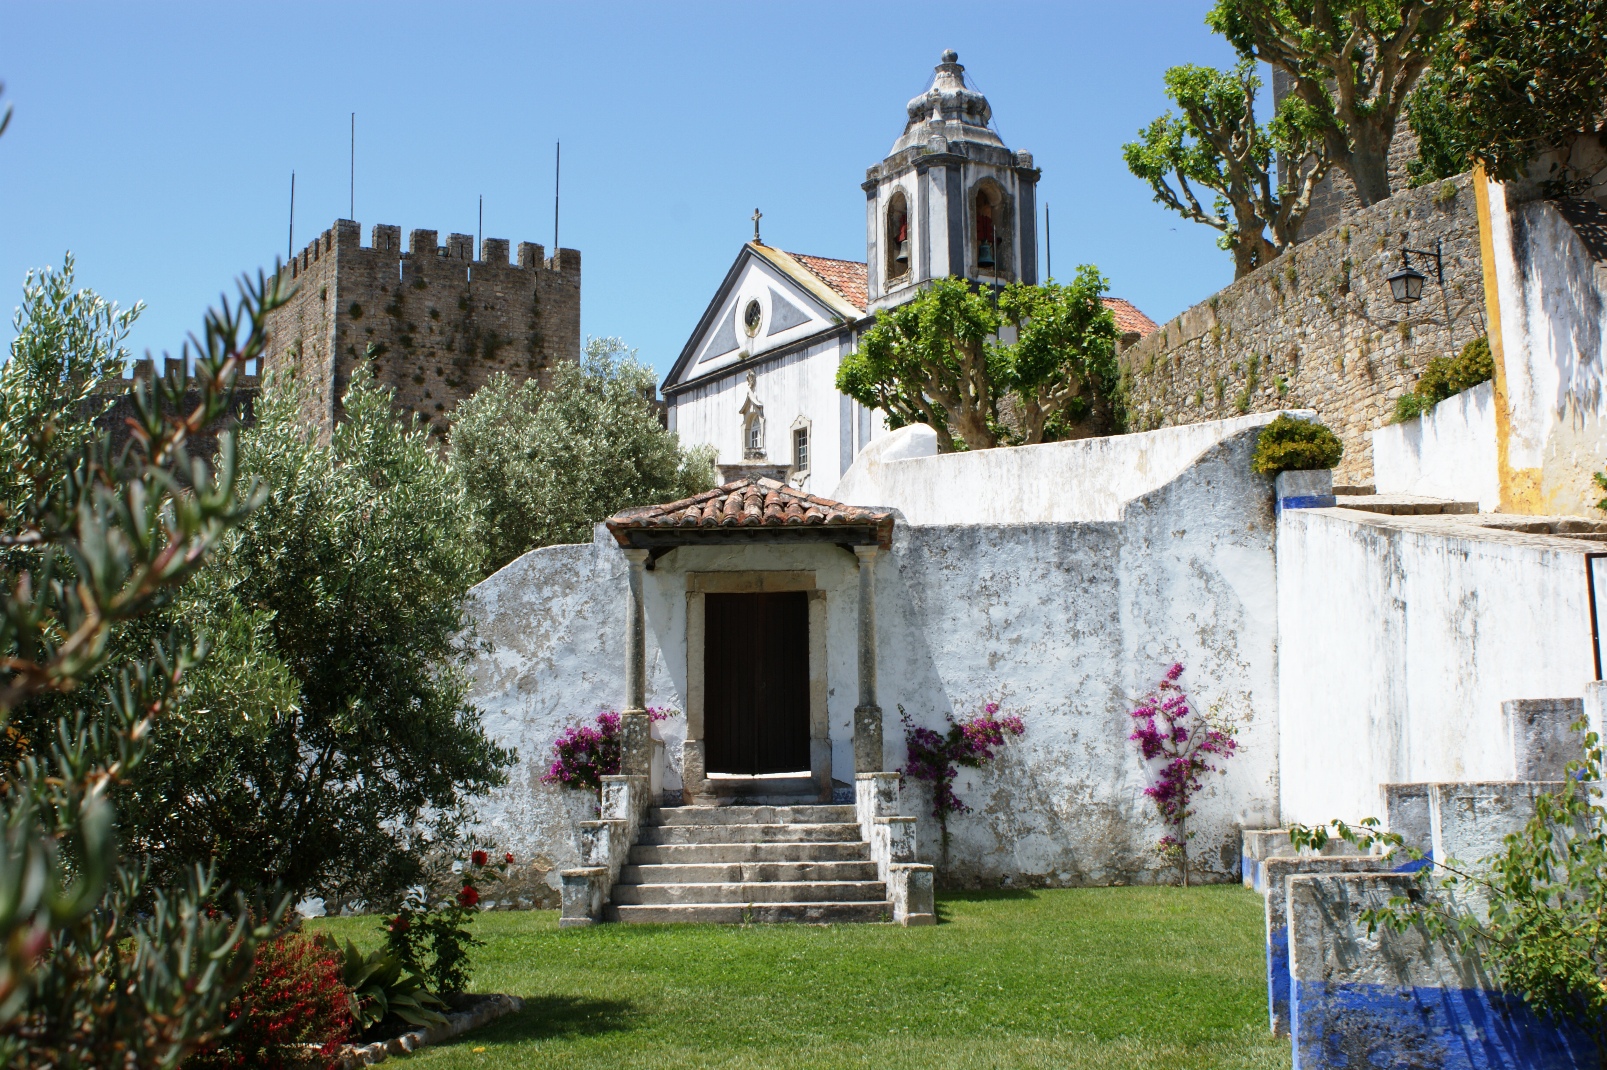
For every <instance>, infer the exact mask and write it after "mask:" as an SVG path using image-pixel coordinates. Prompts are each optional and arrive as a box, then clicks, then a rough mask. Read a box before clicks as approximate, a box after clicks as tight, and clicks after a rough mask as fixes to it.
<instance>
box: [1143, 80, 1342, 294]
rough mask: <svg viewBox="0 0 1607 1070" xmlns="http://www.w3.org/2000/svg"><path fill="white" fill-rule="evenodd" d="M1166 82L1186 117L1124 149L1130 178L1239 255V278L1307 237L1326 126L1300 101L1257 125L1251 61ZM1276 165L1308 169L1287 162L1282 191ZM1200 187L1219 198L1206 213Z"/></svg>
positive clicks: (1157, 125) (1158, 126)
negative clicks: (1304, 226)
mask: <svg viewBox="0 0 1607 1070" xmlns="http://www.w3.org/2000/svg"><path fill="white" fill-rule="evenodd" d="M1165 80H1166V95H1167V96H1168V97H1170V98H1171V99H1172V101H1173V102H1174V103H1176V104H1177V105H1178V107H1179V109H1181V111H1182V114H1181V115H1174V114H1173V113H1171V112H1168V113H1166V114H1165V115H1163V116H1161V117H1160V118H1159V119H1156V120H1155V121H1154V122H1152V123H1150V124H1149V126H1147V127H1145V128H1144V129H1143V130H1141V131H1139V134H1140V137H1141V138H1142V140H1141V141H1133V142H1129V143H1128V144H1126V145H1124V146H1122V157H1123V159H1124V160H1125V161H1126V163H1127V169H1128V170H1129V171H1131V172H1132V173H1133V174H1134V175H1136V176H1138V177H1139V178H1142V179H1143V180H1144V181H1146V182H1148V183H1149V184H1150V188H1151V189H1153V190H1154V192H1155V200H1156V201H1158V202H1160V203H1161V204H1164V205H1166V206H1167V207H1168V208H1170V209H1172V210H1173V211H1174V212H1177V213H1178V214H1179V215H1181V216H1182V217H1183V218H1184V219H1188V220H1192V221H1193V222H1196V223H1204V224H1205V225H1206V226H1209V227H1214V228H1215V229H1217V230H1219V231H1221V232H1222V236H1221V237H1220V238H1219V239H1218V242H1217V243H1218V245H1220V246H1221V247H1222V248H1223V249H1226V250H1227V251H1229V252H1231V253H1232V254H1233V264H1234V275H1235V276H1236V277H1237V276H1243V275H1247V274H1249V273H1250V272H1251V271H1253V270H1255V269H1256V268H1257V267H1259V266H1261V265H1262V264H1264V263H1266V262H1267V261H1268V260H1271V259H1272V258H1273V257H1275V256H1277V255H1278V254H1279V253H1281V252H1282V251H1283V250H1284V249H1285V248H1287V247H1288V246H1289V245H1291V244H1293V242H1294V240H1295V237H1296V235H1297V234H1298V233H1299V231H1300V223H1301V221H1302V220H1303V219H1305V216H1306V212H1307V211H1308V210H1309V209H1310V207H1311V195H1312V191H1313V190H1314V189H1315V188H1316V186H1317V183H1319V182H1321V181H1322V178H1323V176H1324V175H1326V174H1327V173H1328V155H1327V149H1326V147H1325V145H1324V142H1323V140H1322V137H1321V131H1320V124H1319V123H1318V122H1317V120H1316V118H1315V114H1314V113H1313V111H1312V109H1311V107H1310V106H1309V105H1307V104H1306V103H1305V102H1304V101H1303V100H1301V99H1300V98H1299V97H1295V96H1291V97H1289V98H1287V99H1286V100H1285V101H1284V102H1283V106H1282V107H1281V108H1279V109H1278V113H1277V115H1276V116H1275V117H1274V118H1273V120H1272V122H1271V123H1269V124H1268V125H1266V126H1265V127H1263V126H1261V125H1260V124H1258V123H1257V122H1256V118H1255V98H1256V93H1257V91H1258V90H1259V89H1260V87H1261V79H1260V78H1259V77H1257V75H1256V73H1255V63H1254V61H1252V60H1248V59H1246V60H1243V61H1242V62H1240V63H1239V65H1238V66H1237V67H1235V68H1234V69H1233V70H1231V71H1219V70H1215V69H1213V68H1211V67H1200V66H1196V65H1194V64H1187V65H1185V66H1181V67H1172V68H1171V69H1169V70H1168V71H1167V72H1166V75H1165ZM1275 157H1276V159H1279V160H1284V161H1303V162H1300V163H1299V165H1298V166H1289V165H1288V164H1287V163H1286V165H1285V168H1284V171H1285V172H1286V173H1284V174H1281V175H1279V177H1280V178H1282V179H1283V180H1284V181H1283V182H1281V183H1280V182H1279V181H1278V179H1277V178H1274V174H1275V171H1274V158H1275ZM1174 183H1175V185H1176V188H1175V189H1174V188H1173V185H1174ZM1194 186H1200V187H1203V188H1204V189H1206V190H1210V191H1211V193H1212V194H1213V195H1214V196H1215V200H1214V202H1213V204H1212V206H1211V207H1210V208H1209V209H1208V208H1206V207H1205V206H1204V205H1203V204H1201V203H1200V199H1199V196H1198V195H1197V194H1196V193H1195V191H1194V189H1193V187H1194ZM1269 228H1270V230H1271V232H1272V233H1271V236H1270V237H1269V236H1268V234H1267V231H1268V229H1269Z"/></svg>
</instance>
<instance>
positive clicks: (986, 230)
mask: <svg viewBox="0 0 1607 1070" xmlns="http://www.w3.org/2000/svg"><path fill="white" fill-rule="evenodd" d="M971 223H972V225H971V249H970V254H971V256H970V259H971V263H972V264H974V265H976V273H977V275H979V276H981V277H984V278H988V277H991V278H994V279H999V278H1008V277H1011V276H1012V274H1013V273H1012V272H1011V270H1010V263H1011V260H1010V219H1009V199H1008V198H1007V197H1006V196H1005V193H1004V190H1002V189H1000V188H999V184H998V183H997V182H994V181H992V180H991V179H984V180H983V181H981V182H979V183H977V185H976V190H975V192H974V193H973V194H972V197H971Z"/></svg>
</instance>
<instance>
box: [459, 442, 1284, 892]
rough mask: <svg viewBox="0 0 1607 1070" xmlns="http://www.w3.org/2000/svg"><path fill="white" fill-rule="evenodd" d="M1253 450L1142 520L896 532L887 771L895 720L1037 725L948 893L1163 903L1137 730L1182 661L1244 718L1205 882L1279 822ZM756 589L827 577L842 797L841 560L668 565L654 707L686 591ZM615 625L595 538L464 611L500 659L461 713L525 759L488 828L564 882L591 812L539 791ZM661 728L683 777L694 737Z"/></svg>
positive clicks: (1261, 514) (514, 568)
mask: <svg viewBox="0 0 1607 1070" xmlns="http://www.w3.org/2000/svg"><path fill="white" fill-rule="evenodd" d="M1253 439H1254V434H1253V433H1251V432H1243V431H1241V432H1240V433H1239V434H1237V435H1235V436H1233V437H1232V438H1230V439H1228V440H1227V441H1225V442H1220V443H1218V444H1216V445H1215V446H1212V447H1211V448H1209V449H1208V450H1207V451H1206V452H1205V453H1204V455H1203V456H1202V457H1199V458H1198V459H1197V461H1196V463H1195V464H1194V465H1192V466H1190V467H1189V468H1188V469H1187V470H1186V471H1184V472H1183V473H1182V474H1181V475H1180V476H1179V477H1178V478H1177V479H1175V480H1173V481H1172V482H1170V483H1168V484H1167V485H1165V486H1162V487H1159V488H1157V489H1154V490H1152V491H1150V492H1149V493H1147V494H1144V495H1142V496H1140V497H1138V498H1136V499H1135V500H1133V501H1131V502H1129V503H1128V505H1127V507H1126V509H1125V510H1124V517H1123V519H1121V520H1106V521H1093V522H1084V523H1061V524H988V525H960V526H932V525H911V524H907V523H900V524H899V525H898V527H897V528H896V529H895V540H894V545H893V549H892V551H891V553H890V554H889V556H888V558H887V559H886V560H885V561H884V563H883V564H882V565H880V566H879V567H878V569H877V577H878V592H877V598H878V612H877V625H878V631H879V634H878V646H879V649H880V652H881V664H880V669H881V672H880V688H881V695H880V698H881V702H882V704H883V707H884V709H885V710H886V712H887V717H888V722H887V735H886V741H887V751H886V755H885V758H886V761H887V763H888V767H889V768H896V767H897V766H898V765H901V764H902V763H903V758H904V755H903V742H902V741H903V732H902V729H901V726H900V725H899V723H898V712H897V707H898V706H899V705H902V706H903V707H904V709H905V710H906V711H908V713H909V714H910V716H911V717H912V718H913V719H915V720H916V721H917V722H919V723H922V724H926V725H929V726H931V727H934V728H943V727H945V726H946V722H945V721H944V716H945V714H952V715H954V716H955V717H957V718H958V717H965V716H969V715H970V714H972V713H975V712H977V711H978V710H979V709H980V708H981V706H982V704H983V703H985V702H987V701H988V700H989V699H993V698H996V699H998V700H1000V701H1001V702H1002V703H1003V704H1004V708H1005V710H1006V711H1007V712H1011V713H1017V714H1020V715H1021V716H1022V717H1023V718H1024V719H1025V720H1026V722H1027V725H1028V730H1027V734H1026V736H1025V737H1023V738H1022V739H1021V740H1019V741H1017V742H1015V743H1013V744H1011V746H1009V747H1008V748H1006V752H1005V756H1004V758H1003V759H1002V761H1001V762H1000V763H999V764H998V765H996V766H994V767H992V768H990V769H986V770H981V771H974V772H967V773H965V774H964V775H962V777H961V780H960V783H959V791H960V793H961V795H962V797H963V798H965V799H967V800H968V801H969V803H970V804H971V805H972V806H973V807H974V812H973V813H971V814H967V815H963V816H961V817H959V818H957V819H955V821H954V822H953V824H952V826H951V831H952V832H953V847H952V853H951V859H950V863H951V864H950V868H949V879H951V880H954V881H959V882H966V883H971V882H986V883H995V882H999V881H1003V880H1005V879H1007V878H1008V879H1009V880H1010V881H1011V882H1017V883H1030V884H1042V883H1056V884H1083V883H1095V884H1098V883H1109V882H1113V881H1127V882H1134V881H1150V880H1154V879H1156V878H1157V871H1158V869H1159V868H1160V867H1159V866H1158V864H1157V862H1158V860H1157V858H1156V857H1155V855H1154V853H1153V851H1152V850H1151V847H1152V845H1153V843H1154V842H1155V840H1156V839H1158V838H1159V836H1160V835H1161V834H1162V830H1161V828H1160V827H1159V825H1158V824H1157V822H1156V820H1155V817H1154V812H1153V808H1152V805H1151V804H1150V803H1149V801H1148V800H1147V799H1146V798H1145V797H1144V795H1143V789H1144V787H1145V786H1146V784H1147V783H1148V781H1147V779H1146V772H1145V770H1144V769H1143V768H1142V767H1141V765H1140V762H1139V760H1138V757H1137V753H1136V751H1135V749H1134V745H1133V744H1132V743H1131V742H1130V741H1128V739H1127V736H1128V734H1129V733H1130V732H1131V730H1132V720H1131V718H1130V717H1129V715H1128V711H1129V710H1131V708H1132V706H1133V704H1134V701H1135V700H1136V699H1137V698H1138V697H1139V696H1140V695H1142V694H1143V692H1144V691H1145V690H1147V689H1148V688H1149V687H1151V686H1152V685H1153V684H1154V683H1155V681H1156V680H1157V679H1158V678H1159V676H1160V675H1161V673H1163V672H1164V671H1165V670H1166V668H1167V666H1169V665H1170V664H1171V663H1172V662H1173V661H1174V660H1181V661H1183V662H1184V663H1185V664H1186V665H1187V666H1188V667H1189V672H1188V675H1187V676H1186V677H1185V681H1186V682H1187V683H1189V684H1190V686H1191V689H1192V690H1193V692H1194V694H1195V696H1196V698H1197V699H1198V700H1199V701H1201V702H1203V703H1205V704H1207V705H1209V704H1211V703H1214V702H1218V701H1220V702H1222V703H1223V704H1224V708H1225V709H1226V710H1228V711H1230V712H1232V713H1234V714H1235V715H1237V716H1240V717H1242V718H1243V724H1242V728H1241V737H1240V738H1241V741H1242V743H1243V750H1242V752H1241V754H1240V755H1239V756H1238V757H1236V758H1234V759H1233V760H1232V761H1231V762H1229V763H1228V773H1227V775H1225V776H1222V777H1212V778H1210V782H1209V786H1208V789H1207V792H1206V794H1205V796H1204V797H1203V798H1202V800H1201V804H1200V811H1201V820H1200V822H1199V827H1198V832H1199V835H1198V838H1197V839H1196V841H1195V849H1196V851H1197V852H1199V853H1200V855H1201V859H1200V863H1201V866H1202V868H1203V869H1204V870H1206V871H1209V872H1213V873H1215V874H1216V875H1218V876H1220V877H1229V876H1231V875H1232V873H1233V869H1234V866H1235V865H1236V864H1237V861H1238V829H1239V828H1240V827H1244V826H1249V827H1261V826H1264V825H1266V824H1269V823H1272V822H1275V821H1276V819H1277V813H1276V806H1277V793H1278V786H1277V773H1276V761H1277V749H1278V743H1277V738H1278V730H1277V715H1276V704H1277V696H1276V667H1275V657H1276V627H1277V625H1276V617H1275V603H1276V596H1275V583H1274V573H1273V569H1274V555H1273V545H1272V539H1273V522H1272V512H1271V492H1270V487H1269V485H1268V481H1267V480H1265V479H1264V478H1262V477H1259V476H1254V475H1252V474H1251V473H1250V471H1249V454H1250V450H1251V447H1252V444H1253ZM1001 452H1002V451H1001ZM1031 464H1033V465H1036V462H1031ZM750 568H779V569H814V570H815V571H816V575H817V583H818V584H819V585H820V586H821V587H822V588H824V589H825V590H826V591H827V592H828V594H827V616H828V689H829V698H828V703H829V711H830V719H831V731H832V736H833V757H834V766H835V769H834V774H835V776H836V778H837V779H839V780H842V781H845V782H846V781H851V772H852V747H851V737H850V732H851V728H850V724H851V719H852V714H853V706H854V703H855V701H856V700H857V694H856V690H855V685H856V676H855V641H854V640H855V628H856V622H855V608H854V607H855V604H856V603H855V579H856V573H855V563H854V561H853V560H852V559H851V558H850V557H849V556H848V555H847V554H845V553H844V552H843V551H841V550H839V549H835V548H828V547H795V548H760V547H749V548H742V549H728V550H713V549H709V550H702V549H682V550H677V551H675V552H674V553H672V554H670V555H668V556H666V557H665V558H663V559H661V560H660V561H659V563H658V567H657V568H656V569H655V570H654V571H653V572H652V573H649V575H648V583H647V591H646V597H647V617H648V631H649V636H650V658H651V666H650V670H649V701H650V702H652V703H654V704H661V705H673V706H677V707H682V706H683V705H684V694H685V655H684V650H685V627H686V623H685V605H686V599H685V589H686V577H685V573H686V572H688V571H702V570H723V569H750ZM623 605H624V562H623V558H622V556H621V555H620V553H619V551H618V550H617V549H616V548H615V547H614V545H613V542H612V539H610V538H609V537H608V536H607V535H606V533H603V532H599V539H598V541H597V542H595V543H594V544H593V545H589V546H568V547H552V548H549V549H545V550H537V551H534V552H532V553H530V554H526V555H525V556H524V557H522V558H520V559H519V560H517V561H515V562H514V563H512V564H511V565H509V566H508V567H507V568H505V569H503V570H502V571H501V572H499V573H497V574H496V575H495V576H492V577H491V578H490V579H488V580H486V581H485V582H484V583H482V584H481V585H480V586H479V587H477V588H476V589H475V592H474V601H473V614H474V618H475V620H476V622H477V624H478V630H479V634H480V636H481V637H482V638H484V639H487V640H489V641H490V642H491V643H492V644H493V650H492V651H490V652H489V653H487V654H484V655H482V656H481V657H480V658H479V659H477V661H476V663H475V665H474V685H473V690H472V694H471V698H472V700H473V701H474V702H476V703H477V704H478V705H480V706H481V707H482V708H483V709H485V710H486V714H487V725H488V728H489V730H490V731H491V732H492V734H493V735H494V736H495V737H496V738H497V739H498V740H499V741H500V742H502V743H504V744H505V745H513V746H515V747H517V748H518V750H519V767H518V769H517V770H516V772H515V773H514V775H513V777H512V783H511V784H510V785H509V786H508V787H507V788H506V789H504V790H503V791H501V792H499V793H498V794H497V795H495V796H494V797H493V798H491V799H490V800H488V801H487V803H486V804H485V806H484V807H483V810H482V820H483V822H484V823H485V825H486V826H487V827H488V829H489V830H490V831H492V832H493V833H494V834H495V835H496V836H497V837H498V839H499V840H500V841H503V842H507V843H509V844H510V845H514V846H515V848H516V849H517V850H519V851H520V852H521V853H533V854H542V855H545V856H546V857H547V858H548V859H550V860H551V863H552V864H553V866H554V867H555V868H558V869H561V868H563V867H564V866H569V865H574V864H576V859H577V857H578V855H577V852H576V847H575V842H574V833H573V829H574V822H575V821H577V820H581V819H584V818H585V817H586V816H588V815H587V814H586V809H587V808H586V806H585V805H584V802H583V800H577V799H575V798H573V797H571V796H572V793H567V792H560V791H559V790H557V789H554V788H550V787H546V786H543V785H541V784H540V783H539V778H540V775H541V773H542V772H543V771H544V770H545V768H546V763H547V761H548V755H549V748H550V745H551V742H552V740H553V739H554V738H556V737H557V735H558V734H559V732H560V731H562V729H563V728H564V727H565V726H566V725H568V724H571V723H574V722H575V721H577V720H580V719H582V718H587V717H590V716H592V715H593V714H594V713H595V712H596V711H597V710H598V709H600V708H608V707H617V705H618V703H619V702H620V701H621V699H622V697H623V691H622V689H623V672H622V669H621V665H622V661H621V659H622V658H623V648H622V641H621V634H622V633H621V629H622V627H623ZM666 727H667V728H668V730H669V731H668V733H667V734H668V736H669V740H670V745H669V748H668V749H669V757H670V762H671V766H672V768H678V764H679V742H680V739H681V733H682V732H683V731H684V729H683V728H682V726H681V722H679V721H674V722H670V723H669V725H668V726H666ZM928 806H929V800H928V799H926V798H925V797H924V793H922V792H920V791H919V790H918V789H915V788H913V787H912V789H911V790H910V791H909V792H907V793H906V812H908V813H912V814H920V815H925V814H927V807H928ZM923 826H924V827H923V830H922V837H921V840H922V845H923V847H922V850H923V854H924V855H926V856H927V857H928V858H930V859H932V860H936V855H937V850H938V837H937V829H936V825H935V823H933V822H932V821H931V820H930V818H929V817H928V818H927V819H926V820H925V821H924V822H923ZM1160 876H1161V877H1162V878H1165V877H1166V876H1167V874H1166V873H1164V872H1163V873H1161V874H1160ZM554 879H555V877H554Z"/></svg>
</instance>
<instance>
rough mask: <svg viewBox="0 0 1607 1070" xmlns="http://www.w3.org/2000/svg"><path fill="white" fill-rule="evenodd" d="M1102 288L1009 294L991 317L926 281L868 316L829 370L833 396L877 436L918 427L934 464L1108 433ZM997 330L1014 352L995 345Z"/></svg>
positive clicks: (1116, 413) (966, 289)
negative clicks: (959, 452) (873, 422)
mask: <svg viewBox="0 0 1607 1070" xmlns="http://www.w3.org/2000/svg"><path fill="white" fill-rule="evenodd" d="M1106 288H1107V284H1106V282H1105V279H1104V277H1103V276H1101V275H1100V274H1099V272H1098V270H1097V269H1095V268H1093V267H1091V266H1088V265H1083V266H1082V267H1079V268H1078V269H1077V276H1076V278H1075V279H1074V280H1073V282H1072V283H1071V284H1070V285H1066V286H1061V285H1058V284H1056V283H1054V282H1050V283H1048V284H1046V285H1044V286H1028V285H1026V284H1025V283H1012V284H1010V285H1009V286H1006V287H1005V288H1004V289H1002V290H1000V291H999V293H998V296H997V307H995V305H994V302H993V301H992V300H990V298H989V297H986V296H984V295H983V294H981V293H978V292H976V291H974V290H972V289H971V287H970V285H969V284H968V283H966V282H965V280H963V279H956V278H942V279H937V280H934V281H933V282H932V283H931V284H930V285H929V286H928V287H927V288H926V289H924V290H922V291H921V293H920V294H919V295H918V296H916V297H915V298H914V299H913V300H911V301H909V302H906V303H905V304H902V305H900V306H898V307H897V308H893V309H889V310H887V311H884V312H881V313H879V314H878V316H877V321H876V325H875V326H874V327H872V328H871V329H870V330H869V331H867V332H865V334H864V335H863V336H862V337H861V338H860V342H859V348H858V350H857V352H855V353H852V354H850V355H849V356H848V357H847V359H845V360H844V361H843V363H842V364H841V365H840V366H839V367H838V369H837V389H838V390H841V391H842V392H843V393H845V394H847V395H848V396H849V397H851V398H853V399H854V400H856V401H858V402H859V403H860V404H862V405H865V406H867V407H869V408H876V409H881V410H882V411H883V412H884V413H886V417H887V423H888V426H889V427H893V428H898V427H903V426H905V425H907V424H912V423H924V424H927V425H928V426H930V427H931V428H932V429H933V430H934V431H935V432H937V438H938V448H939V449H940V450H942V451H943V452H949V451H952V450H955V449H989V448H991V447H993V446H998V445H1003V444H1010V443H1016V442H1021V443H1036V442H1043V441H1047V440H1049V439H1052V438H1056V437H1070V436H1071V435H1073V434H1100V433H1106V432H1109V431H1115V430H1119V429H1120V427H1121V424H1122V419H1123V410H1122V406H1121V395H1120V376H1119V372H1118V370H1117V366H1116V352H1115V351H1116V327H1115V321H1114V318H1113V317H1112V315H1111V312H1110V310H1109V309H1107V308H1106V307H1105V306H1104V304H1103V302H1102V301H1101V300H1100V298H1101V295H1102V294H1104V292H1105V290H1106ZM1004 327H1010V328H1013V332H1012V333H1014V335H1015V341H1012V342H1008V343H1005V342H1000V341H999V340H998V336H999V332H1000V330H1001V328H1004ZM1001 406H1002V407H1003V408H1004V409H1005V410H1006V411H1005V413H1004V414H1003V416H1002V418H1001Z"/></svg>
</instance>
